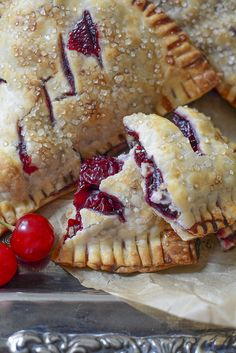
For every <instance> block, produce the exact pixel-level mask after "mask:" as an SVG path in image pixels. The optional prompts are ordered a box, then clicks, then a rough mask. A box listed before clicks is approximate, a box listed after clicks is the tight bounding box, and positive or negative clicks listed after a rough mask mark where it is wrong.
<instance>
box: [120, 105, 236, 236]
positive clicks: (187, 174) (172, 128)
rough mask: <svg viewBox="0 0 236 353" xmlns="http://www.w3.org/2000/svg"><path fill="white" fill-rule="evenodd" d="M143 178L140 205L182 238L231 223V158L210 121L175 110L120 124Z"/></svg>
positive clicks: (235, 203)
mask: <svg viewBox="0 0 236 353" xmlns="http://www.w3.org/2000/svg"><path fill="white" fill-rule="evenodd" d="M124 123H125V126H126V129H127V133H128V135H129V138H130V143H131V145H132V146H133V145H135V160H136V164H137V165H138V166H139V167H140V170H141V173H142V176H143V183H142V185H143V190H144V193H145V198H146V201H147V202H148V204H149V205H150V206H152V207H153V209H154V210H155V211H156V212H157V214H158V215H160V216H161V217H163V218H164V219H165V220H166V221H167V222H169V223H170V225H171V226H172V227H173V229H174V230H175V231H176V232H177V234H179V235H180V236H181V237H182V238H183V239H185V240H186V239H187V240H188V239H191V238H192V237H201V236H204V235H206V234H209V233H216V232H217V231H219V230H220V229H222V228H225V227H226V226H229V225H232V224H233V223H234V222H235V221H236V188H235V185H236V154H235V152H234V150H233V148H232V147H231V145H230V144H229V143H228V142H227V140H226V138H224V137H223V136H222V135H221V133H220V131H219V130H218V129H216V128H214V126H213V125H212V123H211V121H210V118H208V117H206V116H205V115H203V114H201V113H199V112H197V111H196V110H193V109H190V108H187V107H180V108H177V109H176V110H175V112H174V114H173V122H170V121H169V120H167V119H165V118H162V117H159V116H157V115H149V116H147V115H144V114H141V113H140V114H136V115H133V116H130V117H126V118H125V119H124Z"/></svg>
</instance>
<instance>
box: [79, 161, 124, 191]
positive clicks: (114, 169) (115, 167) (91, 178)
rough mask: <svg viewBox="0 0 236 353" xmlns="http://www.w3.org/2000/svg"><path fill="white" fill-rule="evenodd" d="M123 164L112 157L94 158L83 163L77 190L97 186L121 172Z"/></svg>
mask: <svg viewBox="0 0 236 353" xmlns="http://www.w3.org/2000/svg"><path fill="white" fill-rule="evenodd" d="M122 167H123V162H122V161H120V160H119V159H117V158H112V157H110V158H109V157H94V158H93V159H88V160H87V161H85V162H84V163H83V165H82V167H81V172H80V179H79V188H84V187H88V186H90V185H95V186H99V185H100V184H101V181H102V180H104V179H106V178H108V177H109V176H111V175H115V174H117V173H119V172H120V171H121V169H122Z"/></svg>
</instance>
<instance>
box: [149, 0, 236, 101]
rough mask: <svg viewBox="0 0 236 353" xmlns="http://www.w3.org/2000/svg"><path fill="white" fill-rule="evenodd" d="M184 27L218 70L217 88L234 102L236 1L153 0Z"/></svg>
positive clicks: (235, 80)
mask: <svg viewBox="0 0 236 353" xmlns="http://www.w3.org/2000/svg"><path fill="white" fill-rule="evenodd" d="M154 2H155V3H157V4H158V5H159V6H160V8H162V9H164V10H165V11H167V13H168V15H169V16H170V17H172V18H173V19H174V20H176V22H177V23H178V24H179V25H180V26H181V27H182V28H184V30H185V31H186V32H187V33H188V34H189V35H190V38H191V40H192V41H193V43H194V44H195V45H196V46H197V47H198V48H200V49H201V50H203V52H204V53H205V54H206V56H207V58H208V60H209V61H210V62H211V64H212V65H213V66H214V67H215V69H216V70H217V71H218V72H219V74H220V77H221V79H222V82H221V83H220V84H219V86H218V90H219V92H220V93H221V94H222V96H223V97H225V98H226V99H227V100H228V101H229V102H230V103H231V104H233V105H234V106H235V105H236V94H235V92H236V91H235V82H236V18H235V11H236V3H235V1H234V0H227V1H222V0H208V1H194V0H187V1H185V0H181V1H175V0H169V1H166V0H155V1H154Z"/></svg>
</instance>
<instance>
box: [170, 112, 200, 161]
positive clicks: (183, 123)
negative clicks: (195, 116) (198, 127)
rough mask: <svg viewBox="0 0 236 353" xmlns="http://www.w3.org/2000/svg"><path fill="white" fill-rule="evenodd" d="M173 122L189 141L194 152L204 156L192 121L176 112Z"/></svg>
mask: <svg viewBox="0 0 236 353" xmlns="http://www.w3.org/2000/svg"><path fill="white" fill-rule="evenodd" d="M172 121H173V123H174V124H175V125H176V126H177V127H178V128H179V129H180V131H181V132H182V134H183V135H184V136H185V137H187V138H188V139H189V142H190V145H191V147H192V149H193V151H194V152H196V153H198V154H199V155H202V151H201V149H200V146H199V140H198V138H197V136H196V132H195V131H194V128H193V126H192V125H191V123H190V121H188V120H187V119H186V118H185V117H183V116H181V115H180V114H178V113H176V112H174V114H173V116H172Z"/></svg>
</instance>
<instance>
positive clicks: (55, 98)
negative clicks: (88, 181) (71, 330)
mask: <svg viewBox="0 0 236 353" xmlns="http://www.w3.org/2000/svg"><path fill="white" fill-rule="evenodd" d="M0 63H1V66H0V103H1V129H0V152H1V156H0V168H1V170H0V216H1V217H3V218H5V220H6V221H7V222H9V223H14V222H15V221H16V219H17V218H19V217H20V216H21V215H22V214H24V213H26V212H28V211H31V210H33V209H37V208H38V207H40V206H41V205H42V204H44V203H46V202H49V201H50V200H51V199H52V198H55V197H58V196H59V195H61V192H62V191H65V188H68V187H69V186H70V185H72V184H73V183H74V181H75V180H76V179H78V177H79V169H80V158H79V155H81V156H82V157H83V158H88V157H91V156H94V155H95V154H98V153H100V154H104V153H105V152H107V151H108V150H110V149H111V147H112V146H117V145H119V144H120V143H122V142H123V141H124V128H123V125H122V118H123V117H124V116H125V115H128V114H132V113H135V112H139V111H142V112H144V113H151V112H154V111H156V112H158V113H161V114H165V113H167V112H169V111H171V110H172V109H173V108H174V107H176V106H177V105H180V104H185V103H187V102H189V101H192V100H195V99H197V98H198V97H200V96H202V95H203V94H204V93H206V92H207V91H209V90H210V89H211V88H213V87H214V86H216V84H217V76H216V74H215V72H214V71H213V70H212V69H211V67H210V66H209V65H208V63H207V61H206V59H205V58H204V56H203V54H202V53H201V52H200V51H199V50H197V49H196V48H195V47H194V46H193V45H192V44H191V43H190V42H189V39H188V37H187V36H186V34H185V33H184V32H182V31H181V30H180V29H179V28H178V27H177V26H176V24H175V22H174V21H172V20H170V19H169V18H168V17H167V16H166V15H165V14H164V13H163V12H159V11H157V10H156V8H155V6H154V5H152V4H149V3H148V2H147V1H140V0H134V1H132V0H129V1H127V0H119V1H113V0H96V1H95V0H87V1H72V0H54V1H46V0H42V1H29V0H26V1H23V0H12V1H9V2H8V7H7V8H5V9H4V11H2V17H1V21H0Z"/></svg>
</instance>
